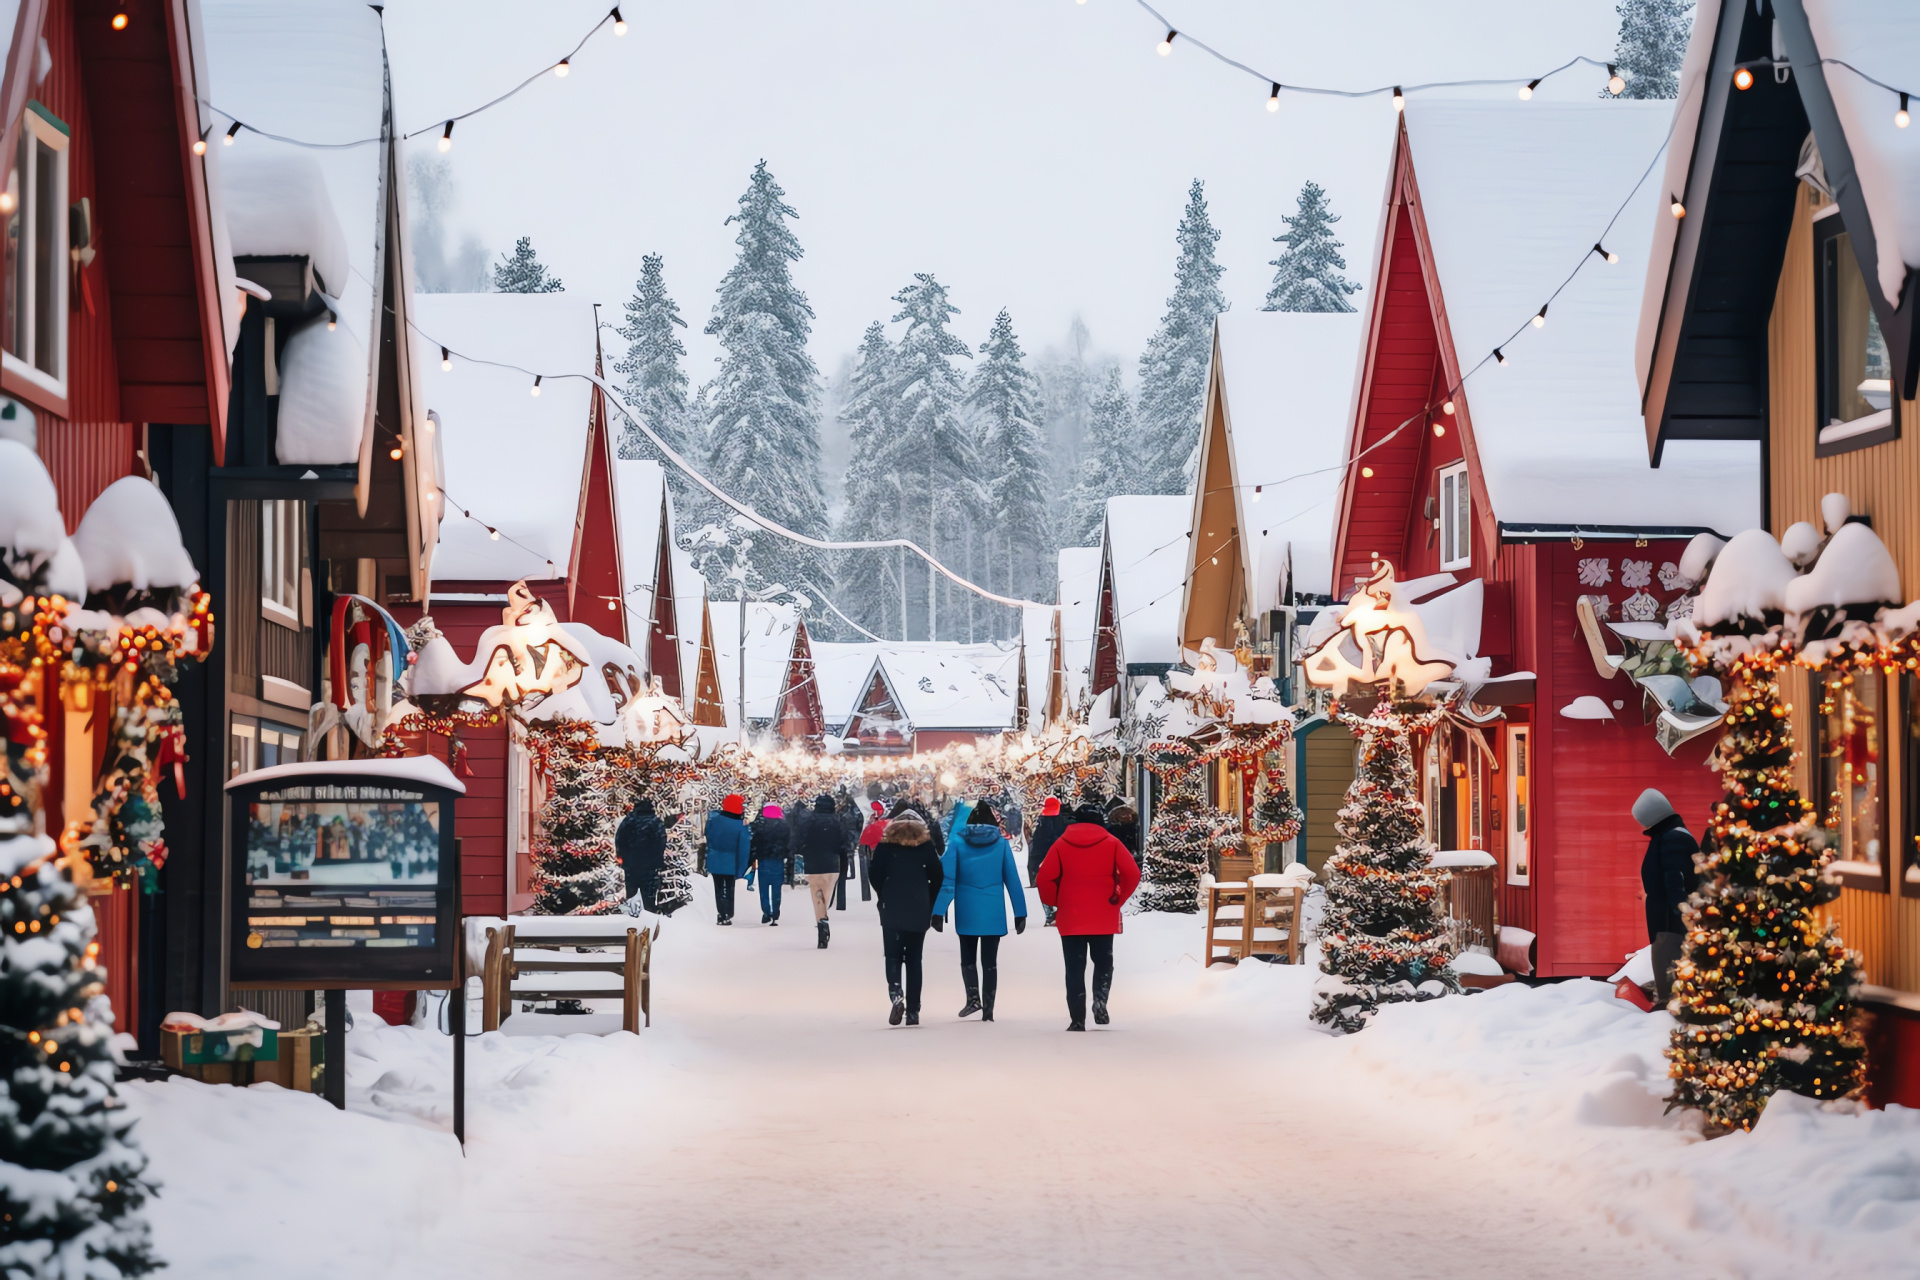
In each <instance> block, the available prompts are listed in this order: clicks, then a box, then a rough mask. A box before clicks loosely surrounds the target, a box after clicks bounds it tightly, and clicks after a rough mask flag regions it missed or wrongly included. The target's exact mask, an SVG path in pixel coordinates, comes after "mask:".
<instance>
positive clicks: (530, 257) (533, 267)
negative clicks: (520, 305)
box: [493, 236, 566, 293]
mask: <svg viewBox="0 0 1920 1280" xmlns="http://www.w3.org/2000/svg"><path fill="white" fill-rule="evenodd" d="M493 287H494V289H495V290H496V291H497V292H499V293H559V292H561V291H562V290H564V289H565V288H566V286H565V285H563V284H561V283H560V277H559V276H556V275H554V274H553V273H552V272H551V271H548V270H547V268H546V266H545V264H543V263H542V262H541V261H540V259H539V258H537V257H535V256H534V253H533V237H532V236H521V237H520V238H519V239H518V240H515V241H514V242H513V252H512V253H510V254H508V253H503V254H501V255H500V261H498V262H496V263H494V264H493Z"/></svg>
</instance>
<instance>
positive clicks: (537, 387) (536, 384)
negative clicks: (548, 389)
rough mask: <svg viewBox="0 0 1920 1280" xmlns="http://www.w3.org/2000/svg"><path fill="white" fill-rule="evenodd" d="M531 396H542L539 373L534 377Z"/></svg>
mask: <svg viewBox="0 0 1920 1280" xmlns="http://www.w3.org/2000/svg"><path fill="white" fill-rule="evenodd" d="M531 394H533V395H536V396H537V395H539V394H540V375H539V374H537V373H536V374H534V375H533V388H532V391H531Z"/></svg>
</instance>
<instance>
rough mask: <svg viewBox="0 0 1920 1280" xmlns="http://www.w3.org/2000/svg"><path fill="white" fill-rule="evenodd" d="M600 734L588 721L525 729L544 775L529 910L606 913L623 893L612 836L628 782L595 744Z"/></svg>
mask: <svg viewBox="0 0 1920 1280" xmlns="http://www.w3.org/2000/svg"><path fill="white" fill-rule="evenodd" d="M598 742H599V738H598V735H597V734H596V732H595V731H594V728H593V726H592V725H587V724H580V723H568V722H560V721H556V722H554V723H553V724H551V725H546V726H542V727H540V728H539V729H536V730H535V732H534V733H533V734H532V735H531V736H530V737H529V745H531V746H532V747H533V749H534V751H535V752H536V753H537V755H538V757H539V760H540V763H541V766H542V768H543V769H544V770H545V772H546V775H547V800H546V803H545V804H544V805H543V806H542V807H541V811H540V834H539V835H538V836H537V837H536V838H535V840H534V842H533V907H532V913H533V914H534V915H542V916H599V915H607V914H609V913H610V912H614V911H618V910H619V909H620V904H621V903H622V902H624V901H625V900H626V897H627V882H626V877H625V875H624V874H623V873H622V872H621V870H620V864H619V863H618V862H616V861H615V860H614V850H613V837H614V833H615V832H616V831H618V830H619V828H620V819H622V818H623V817H625V816H626V814H627V811H628V810H629V809H631V808H632V807H633V802H632V799H631V797H630V796H629V795H628V792H629V791H630V790H631V787H630V786H629V785H628V784H627V783H626V782H625V781H624V779H623V778H622V776H621V774H620V771H619V770H617V769H615V768H613V767H612V766H611V765H610V764H609V763H608V762H607V760H606V759H605V758H604V757H602V756H601V755H600V754H599V753H598V751H597V750H596V749H595V748H596V747H597V745H598Z"/></svg>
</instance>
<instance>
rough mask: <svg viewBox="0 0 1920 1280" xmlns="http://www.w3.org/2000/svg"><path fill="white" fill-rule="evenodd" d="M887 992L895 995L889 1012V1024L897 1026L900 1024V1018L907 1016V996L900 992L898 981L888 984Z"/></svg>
mask: <svg viewBox="0 0 1920 1280" xmlns="http://www.w3.org/2000/svg"><path fill="white" fill-rule="evenodd" d="M887 992H888V994H889V995H890V996H892V997H893V1008H892V1010H891V1011H889V1012H888V1014H887V1025H888V1026H890V1027H897V1026H899V1025H900V1019H902V1018H904V1017H906V1016H907V998H906V997H905V996H904V995H902V994H900V984H899V983H897V982H893V983H889V984H887Z"/></svg>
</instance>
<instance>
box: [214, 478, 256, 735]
mask: <svg viewBox="0 0 1920 1280" xmlns="http://www.w3.org/2000/svg"><path fill="white" fill-rule="evenodd" d="M220 605H221V606H222V609H223V612H224V614H225V616H224V617H222V618H220V620H219V624H220V626H222V627H224V628H225V629H226V636H227V663H228V666H229V667H230V669H231V671H232V676H231V683H230V684H229V685H228V688H229V689H230V690H231V691H232V692H234V693H241V694H246V695H248V696H250V697H256V698H257V697H259V696H260V627H261V625H262V624H261V619H260V503H259V502H258V501H257V500H255V499H252V498H236V499H234V500H232V501H230V502H228V503H227V592H226V599H224V600H222V601H220ZM223 749H224V748H223Z"/></svg>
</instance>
